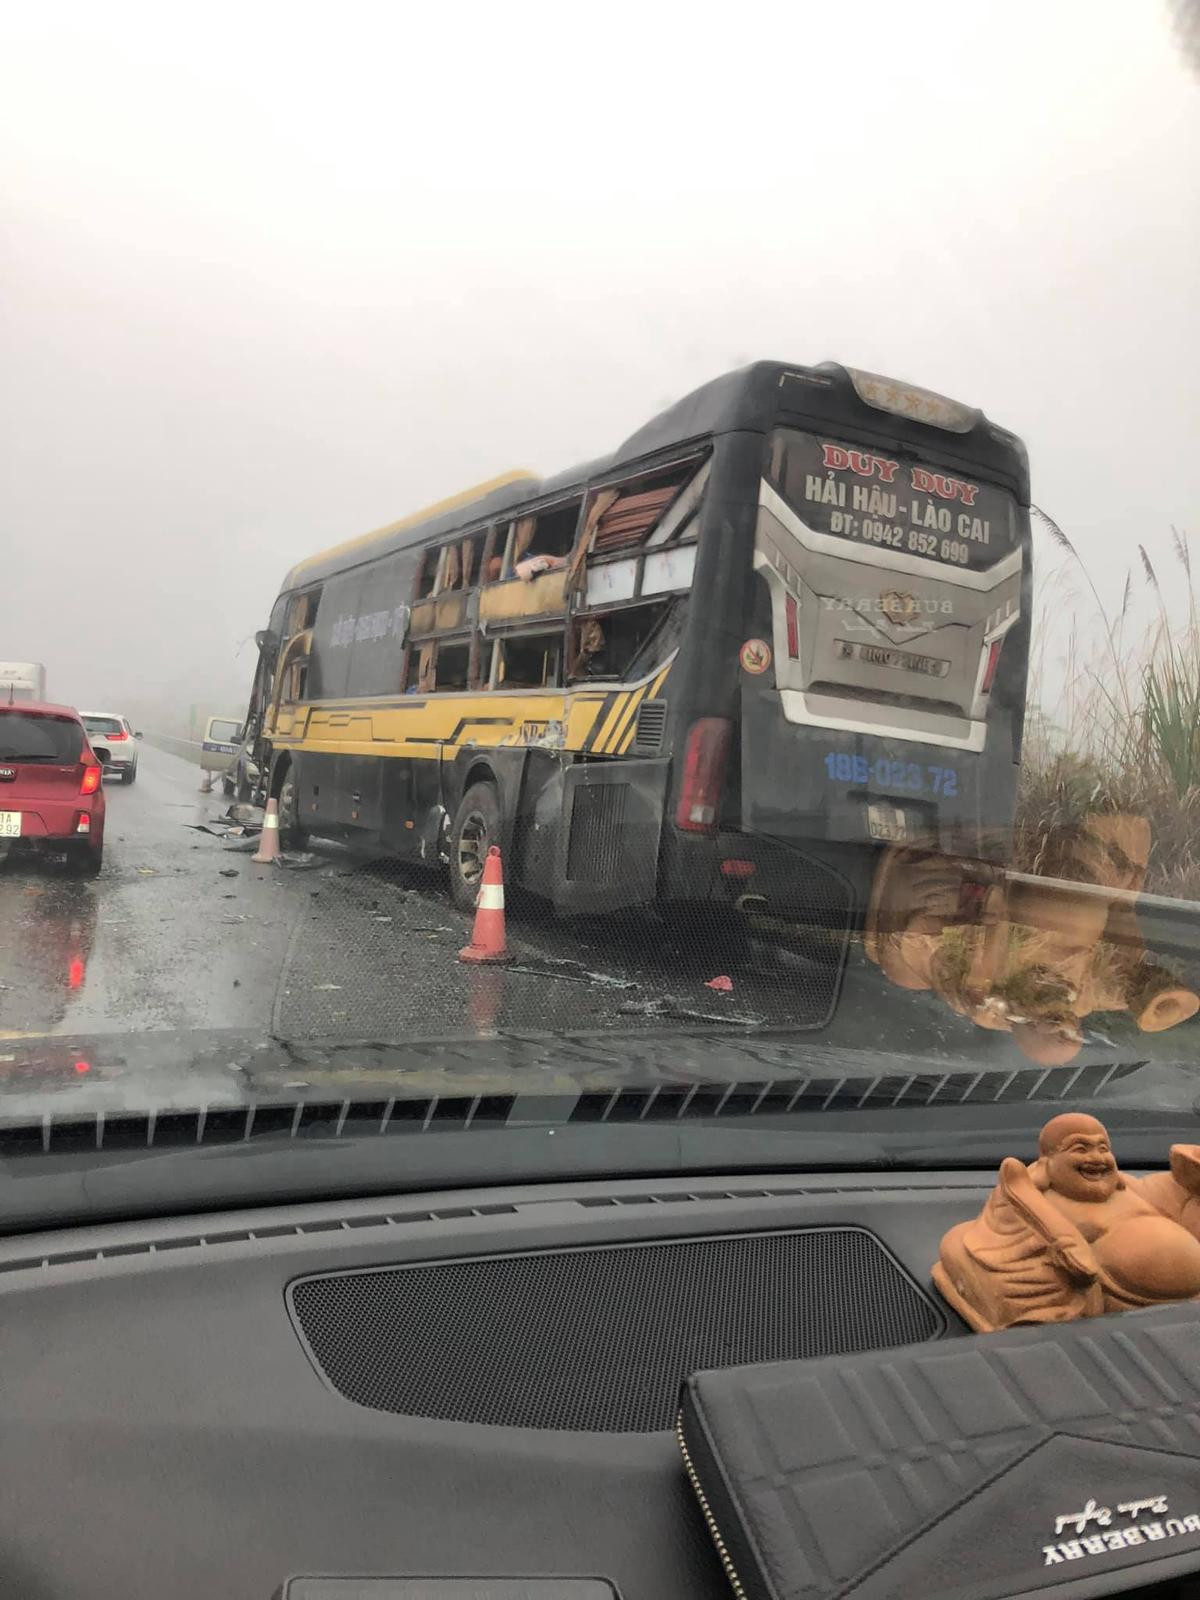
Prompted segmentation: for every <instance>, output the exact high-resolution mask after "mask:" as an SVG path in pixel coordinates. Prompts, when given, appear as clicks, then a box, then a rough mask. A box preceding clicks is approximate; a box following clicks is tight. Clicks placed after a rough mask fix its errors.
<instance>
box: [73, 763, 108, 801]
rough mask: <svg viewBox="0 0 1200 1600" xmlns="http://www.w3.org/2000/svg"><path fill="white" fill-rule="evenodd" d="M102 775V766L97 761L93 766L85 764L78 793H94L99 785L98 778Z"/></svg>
mask: <svg viewBox="0 0 1200 1600" xmlns="http://www.w3.org/2000/svg"><path fill="white" fill-rule="evenodd" d="M103 776H104V768H103V767H102V766H101V765H100V763H99V762H98V761H97V762H96V764H95V766H86V767H84V769H83V779H82V781H81V783H80V785H79V792H80V794H95V792H96V790H97V789H98V788H99V787H100V780H101V778H102V777H103Z"/></svg>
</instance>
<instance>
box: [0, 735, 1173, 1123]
mask: <svg viewBox="0 0 1200 1600" xmlns="http://www.w3.org/2000/svg"><path fill="white" fill-rule="evenodd" d="M198 788H199V774H198V772H197V770H196V768H195V767H194V766H192V765H191V764H190V763H189V762H188V761H186V760H184V759H182V758H180V757H177V756H175V755H169V754H166V753H164V752H162V751H160V750H158V749H155V748H151V747H150V746H148V745H147V746H144V747H143V749H142V752H141V759H140V770H139V776H138V781H137V782H136V783H135V784H134V785H132V786H123V785H121V784H119V783H110V784H109V785H108V787H107V789H106V793H107V797H108V820H107V829H106V854H105V863H104V869H103V872H102V873H101V875H100V876H99V877H98V878H97V879H95V880H94V881H81V880H77V879H74V878H71V877H69V876H67V874H66V873H65V871H62V870H60V869H58V868H57V867H56V866H55V865H53V864H49V863H43V862H30V861H28V860H20V859H17V858H13V859H10V860H8V861H6V862H4V863H3V864H0V1116H19V1115H24V1114H25V1113H26V1112H27V1111H28V1110H29V1109H30V1108H31V1107H40V1106H44V1105H53V1106H54V1107H55V1108H56V1109H61V1107H62V1106H63V1105H64V1104H69V1103H70V1100H71V1097H72V1096H75V1095H77V1091H79V1090H81V1089H82V1088H83V1087H84V1086H85V1085H86V1087H87V1090H88V1094H89V1097H90V1098H89V1104H93V1103H97V1097H99V1102H98V1103H101V1104H108V1105H111V1106H114V1107H117V1106H135V1105H139V1104H141V1103H143V1102H145V1101H146V1099H147V1098H148V1097H149V1098H152V1099H153V1100H154V1102H155V1103H156V1104H171V1103H180V1104H195V1103H196V1102H197V1101H198V1100H203V1101H212V1100H214V1099H216V1100H220V1099H222V1098H233V1099H235V1100H236V1099H239V1098H244V1097H245V1096H246V1095H247V1094H255V1093H265V1092H273V1093H279V1092H282V1091H285V1090H291V1089H293V1088H299V1087H305V1086H312V1085H314V1084H320V1083H325V1084H327V1085H335V1084H336V1083H339V1082H340V1083H345V1082H349V1081H353V1082H357V1081H358V1079H359V1076H360V1075H361V1074H362V1073H364V1072H366V1071H367V1070H368V1069H371V1070H383V1069H384V1067H386V1070H387V1071H388V1072H389V1073H393V1074H394V1073H395V1072H396V1071H400V1072H405V1073H410V1074H417V1075H419V1074H420V1073H421V1072H422V1071H423V1070H425V1069H426V1068H428V1067H429V1066H430V1064H431V1063H435V1062H436V1063H440V1064H441V1065H443V1066H445V1065H446V1064H447V1063H449V1066H450V1069H451V1070H454V1071H459V1072H461V1073H463V1074H464V1075H465V1076H464V1082H466V1081H468V1079H469V1081H470V1082H471V1083H475V1082H477V1081H478V1082H481V1083H484V1084H486V1082H487V1078H488V1072H489V1070H491V1071H492V1072H493V1075H494V1074H495V1073H498V1072H501V1071H503V1072H508V1071H509V1070H510V1068H511V1069H512V1070H518V1069H520V1070H523V1071H525V1072H527V1073H528V1074H530V1075H531V1077H532V1078H533V1079H536V1078H537V1075H538V1074H542V1075H543V1076H544V1075H545V1074H546V1073H551V1074H552V1073H553V1070H554V1068H555V1064H556V1063H557V1062H558V1061H559V1060H561V1059H564V1058H567V1057H569V1058H570V1059H572V1060H573V1061H575V1062H576V1063H580V1062H582V1063H585V1064H586V1063H592V1064H594V1065H595V1067H596V1070H597V1071H598V1072H603V1073H605V1074H606V1075H608V1076H609V1077H611V1076H612V1074H613V1073H614V1072H617V1073H626V1074H628V1075H629V1076H630V1078H631V1079H635V1078H636V1076H637V1074H638V1073H639V1071H641V1070H642V1069H643V1068H644V1067H645V1065H646V1063H647V1061H648V1060H649V1059H650V1058H651V1057H653V1060H654V1062H655V1068H656V1070H657V1071H667V1072H670V1071H671V1070H678V1071H679V1072H680V1073H681V1074H684V1073H686V1074H691V1075H693V1076H694V1075H695V1074H697V1073H703V1074H705V1075H706V1076H709V1077H713V1078H714V1079H716V1080H718V1081H725V1080H728V1079H729V1078H730V1076H731V1075H732V1076H733V1077H736V1078H739V1079H745V1078H747V1077H754V1078H756V1079H757V1080H761V1081H765V1080H768V1079H771V1078H773V1077H776V1076H779V1075H781V1074H783V1073H787V1074H790V1075H791V1076H793V1077H794V1076H795V1074H796V1073H797V1072H798V1071H800V1070H803V1069H805V1068H807V1069H809V1070H813V1071H819V1072H822V1073H824V1074H825V1077H828V1078H829V1079H830V1081H836V1074H837V1072H838V1071H842V1070H846V1067H845V1063H846V1062H848V1061H849V1062H852V1063H853V1064H854V1065H853V1070H854V1071H855V1072H856V1073H858V1074H860V1075H861V1074H862V1073H863V1072H867V1073H870V1072H872V1071H877V1072H878V1073H881V1074H882V1073H884V1072H887V1073H890V1074H891V1078H889V1082H890V1081H892V1079H893V1078H895V1076H896V1075H897V1074H902V1073H903V1072H905V1071H917V1070H921V1069H922V1068H923V1067H926V1066H928V1065H930V1064H933V1065H936V1064H938V1063H942V1064H949V1063H952V1062H958V1063H960V1064H961V1063H964V1062H965V1063H967V1064H973V1065H976V1066H978V1067H979V1068H984V1067H988V1068H992V1067H994V1068H995V1069H996V1070H998V1071H1001V1070H1006V1069H1007V1070H1013V1071H1015V1070H1016V1069H1017V1068H1018V1067H1021V1066H1022V1065H1024V1064H1023V1063H1022V1062H1021V1061H1020V1059H1019V1058H1018V1057H1017V1055H1016V1052H1015V1049H1014V1046H1013V1045H1012V1042H1011V1040H1010V1039H1009V1038H1008V1037H1007V1036H1006V1035H1003V1034H998V1033H987V1032H982V1031H980V1030H978V1029H975V1028H973V1027H972V1026H971V1025H970V1024H969V1023H967V1022H966V1021H964V1020H963V1019H962V1018H959V1017H956V1016H954V1015H953V1014H952V1013H950V1012H949V1011H948V1010H947V1008H946V1007H944V1006H943V1005H941V1003H940V1002H939V1001H937V1000H936V999H934V997H932V996H929V995H921V994H916V995H914V994H908V993H904V992H902V991H899V990H896V989H894V988H892V987H891V986H890V985H888V984H887V983H886V982H885V981H884V980H883V979H882V978H881V976H880V974H879V973H878V972H877V971H876V969H875V968H874V967H873V966H872V965H871V964H870V963H869V962H867V961H866V960H865V959H864V958H863V956H862V954H861V951H860V950H859V949H858V948H857V946H856V944H855V943H854V941H851V943H850V948H849V952H848V960H847V961H846V963H845V965H844V969H842V968H840V967H839V963H838V962H837V961H836V960H834V961H833V962H829V961H821V960H812V959H810V958H809V957H810V956H811V955H812V954H813V953H814V952H813V950H812V949H811V948H810V947H808V946H806V947H804V949H803V951H802V950H801V949H798V948H796V947H795V946H794V945H792V944H789V943H788V942H787V941H782V942H780V941H774V942H772V941H764V940H755V941H752V942H751V943H750V944H749V945H748V946H746V947H744V948H735V947H733V946H732V945H730V946H729V947H728V948H726V947H723V946H722V945H721V944H720V942H719V939H718V940H717V942H715V943H714V940H713V938H711V937H708V938H705V939H703V940H699V939H694V938H691V937H689V935H688V933H687V931H686V930H685V931H684V932H682V933H681V932H679V931H678V930H672V929H670V928H668V927H667V926H665V925H663V924H661V923H659V922H657V921H656V920H655V919H653V918H649V917H646V918H640V919H639V918H628V919H622V920H615V919H602V920H592V921H576V922H570V923H568V922H563V921H560V920H557V919H555V918H554V917H553V916H552V915H550V914H549V913H548V912H547V911H546V910H545V908H543V907H541V906H540V905H538V904H536V903H529V904H522V905H516V906H513V905H511V904H510V908H509V942H510V947H511V949H512V951H513V955H514V959H513V962H512V963H511V965H509V966H507V967H505V968H503V969H482V970H481V969H478V968H473V967H470V966H467V965H464V964H462V963H460V962H459V961H458V959H457V953H458V951H459V949H460V948H461V947H462V946H463V945H464V944H466V943H467V942H468V940H469V936H470V925H471V919H470V918H469V917H467V916H464V915H462V914H460V913H459V912H457V911H455V910H454V908H453V907H452V905H451V904H450V901H449V898H448V896H447V894H446V892H445V888H444V885H443V884H442V883H441V882H440V881H439V880H438V879H437V878H436V877H434V876H432V875H431V874H427V873H423V872H419V871H417V870H414V869H400V868H397V867H395V866H388V865H382V864H378V863H376V864H373V865H372V864H364V863H361V862H359V861H356V860H355V859H354V858H352V857H351V856H350V855H348V854H347V853H346V852H344V851H340V850H338V849H337V848H336V847H334V848H319V849H318V850H317V851H316V852H314V853H313V854H312V855H311V857H310V858H309V859H307V860H303V859H302V860H301V861H300V862H299V863H298V864H294V865H290V866H278V865H277V866H258V865H256V864H254V862H253V861H252V860H251V856H250V853H249V852H248V851H247V850H246V849H244V848H236V846H237V844H238V841H236V840H230V839H227V838H222V837H218V836H216V835H215V834H213V833H210V832H208V831H205V829H206V827H207V826H208V825H209V824H211V823H212V822H213V821H214V819H219V818H220V817H221V816H222V815H223V813H224V812H225V810H226V807H227V802H226V801H225V800H224V799H223V797H222V796H221V795H220V793H219V792H217V793H214V794H212V795H210V796H202V795H201V794H199V792H198ZM805 952H806V953H805ZM816 953H817V954H818V955H819V954H820V951H819V950H818V951H817V952H816ZM718 978H720V979H728V983H724V982H722V983H720V984H717V985H716V986H715V987H714V986H713V980H714V979H718ZM1137 1044H1138V1048H1139V1051H1140V1052H1141V1053H1142V1054H1145V1053H1146V1050H1145V1048H1144V1046H1145V1044H1146V1041H1145V1039H1144V1038H1139V1039H1138V1040H1137ZM325 1045H335V1046H337V1047H338V1048H337V1049H336V1050H335V1051H334V1053H333V1054H331V1055H329V1056H325V1055H323V1054H322V1050H323V1047H324V1046H325ZM1122 1052H1124V1053H1125V1054H1126V1055H1128V1053H1129V1044H1128V1041H1127V1040H1122V1039H1119V1038H1114V1037H1112V1036H1111V1035H1110V1034H1097V1035H1096V1036H1095V1037H1093V1038H1090V1039H1089V1043H1088V1047H1087V1049H1086V1051H1085V1053H1084V1055H1083V1056H1081V1058H1080V1061H1081V1063H1082V1062H1083V1061H1094V1060H1104V1059H1107V1058H1109V1057H1112V1058H1113V1059H1116V1058H1117V1057H1118V1056H1120V1055H1121V1053H1122ZM825 1077H822V1078H821V1080H820V1081H821V1082H824V1081H825Z"/></svg>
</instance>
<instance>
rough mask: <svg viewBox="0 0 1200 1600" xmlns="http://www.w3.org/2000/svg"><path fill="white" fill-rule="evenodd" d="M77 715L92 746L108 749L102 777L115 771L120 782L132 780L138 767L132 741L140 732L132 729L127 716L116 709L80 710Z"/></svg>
mask: <svg viewBox="0 0 1200 1600" xmlns="http://www.w3.org/2000/svg"><path fill="white" fill-rule="evenodd" d="M79 715H80V716H81V717H82V718H83V725H84V727H85V728H86V729H87V736H88V739H89V741H90V743H91V746H92V749H93V750H107V751H108V763H107V765H106V766H105V768H104V775H105V777H108V776H109V774H110V773H112V774H116V773H119V774H120V777H121V782H122V783H132V782H133V781H134V779H135V778H136V777H137V769H138V753H137V743H136V741H137V740H138V739H140V738H141V737H142V736H141V734H140V733H134V731H133V727H132V725H131V723H130V721H129V718H128V717H123V716H121V715H120V713H119V712H116V711H81V712H80V713H79Z"/></svg>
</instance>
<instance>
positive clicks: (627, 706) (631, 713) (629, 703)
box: [604, 683, 650, 756]
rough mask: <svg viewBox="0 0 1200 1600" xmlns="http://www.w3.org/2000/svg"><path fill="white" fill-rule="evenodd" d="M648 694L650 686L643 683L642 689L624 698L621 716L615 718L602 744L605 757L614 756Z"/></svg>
mask: <svg viewBox="0 0 1200 1600" xmlns="http://www.w3.org/2000/svg"><path fill="white" fill-rule="evenodd" d="M649 693H650V685H649V684H648V683H644V684H643V685H642V687H641V688H640V689H636V690H635V691H634V692H633V694H630V695H626V696H625V699H624V701H623V703H622V705H621V714H620V716H619V717H618V718H617V722H616V726H615V727H614V728H613V729H612V730H611V731H610V733H609V736H608V738H607V739H606V740H605V742H604V753H605V755H609V756H614V755H616V753H617V751H618V750H619V749H620V747H621V740H622V739H623V738H624V736H625V731H626V729H627V728H631V727H632V726H633V723H634V720H635V719H636V717H637V708H638V707H639V706H640V705H641V703H642V701H643V700H644V699H645V698H646V696H647V695H648V694H649Z"/></svg>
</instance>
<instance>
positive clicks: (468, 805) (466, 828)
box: [449, 783, 500, 911]
mask: <svg viewBox="0 0 1200 1600" xmlns="http://www.w3.org/2000/svg"><path fill="white" fill-rule="evenodd" d="M499 843H500V797H499V795H498V794H497V793H496V789H495V786H494V785H493V784H490V783H473V784H472V785H471V787H470V788H469V789H468V790H467V792H466V794H464V795H463V797H462V800H461V801H460V802H459V807H458V810H457V811H456V812H455V813H454V821H453V822H452V823H451V824H450V839H449V846H450V896H451V899H452V900H453V901H454V904H455V905H456V906H457V907H458V909H459V910H460V911H473V910H474V909H475V897H476V895H477V894H478V893H479V880H480V878H481V877H482V876H483V863H484V861H485V860H486V859H487V853H488V851H489V850H490V849H491V847H492V846H493V845H494V844H499Z"/></svg>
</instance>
